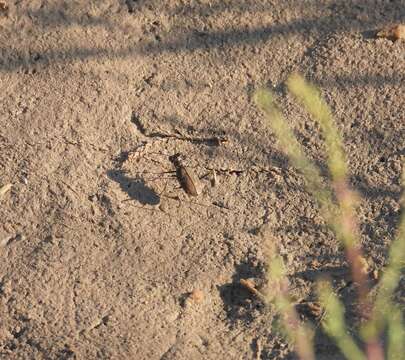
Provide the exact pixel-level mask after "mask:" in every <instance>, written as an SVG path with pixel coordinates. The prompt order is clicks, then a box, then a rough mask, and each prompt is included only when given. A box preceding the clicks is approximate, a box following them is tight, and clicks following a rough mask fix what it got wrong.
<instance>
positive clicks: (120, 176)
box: [107, 170, 160, 205]
mask: <svg viewBox="0 0 405 360" xmlns="http://www.w3.org/2000/svg"><path fill="white" fill-rule="evenodd" d="M107 176H108V178H109V179H111V180H113V181H115V182H117V183H118V184H119V185H120V187H121V190H122V191H124V192H126V193H127V194H128V195H129V197H130V199H133V200H137V201H139V202H140V203H141V204H142V205H158V204H159V203H160V196H159V195H158V194H157V193H156V192H155V191H154V190H152V189H151V188H149V187H148V186H146V185H145V182H144V181H143V180H142V179H139V178H130V177H128V176H127V175H126V174H125V172H124V171H122V170H109V171H108V172H107Z"/></svg>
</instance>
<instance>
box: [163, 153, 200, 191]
mask: <svg viewBox="0 0 405 360" xmlns="http://www.w3.org/2000/svg"><path fill="white" fill-rule="evenodd" d="M169 160H170V162H171V163H172V164H173V165H174V167H175V168H176V176H177V179H178V180H179V183H180V185H181V187H182V188H183V190H184V191H185V192H186V193H187V194H188V195H190V196H198V195H199V194H200V193H201V184H200V181H199V179H198V177H197V176H196V175H195V174H194V172H193V171H192V170H191V169H190V168H187V167H186V166H184V164H183V157H182V155H181V154H180V153H177V154H174V155H171V156H169Z"/></svg>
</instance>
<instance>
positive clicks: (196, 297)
mask: <svg viewBox="0 0 405 360" xmlns="http://www.w3.org/2000/svg"><path fill="white" fill-rule="evenodd" d="M188 299H189V300H191V301H192V302H194V303H196V304H200V303H202V302H203V301H204V293H203V291H202V290H200V289H194V290H193V291H192V292H191V294H190V296H189V298H188Z"/></svg>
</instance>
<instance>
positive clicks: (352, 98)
mask: <svg viewBox="0 0 405 360" xmlns="http://www.w3.org/2000/svg"><path fill="white" fill-rule="evenodd" d="M6 4H7V5H8V10H7V11H2V13H0V94H1V100H2V104H1V107H0V185H4V184H8V183H12V184H13V187H12V189H11V191H9V192H8V193H7V194H5V195H4V196H3V197H2V198H1V199H0V243H1V245H0V259H1V261H0V358H1V359H139V360H142V359H162V360H163V359H166V360H171V359H192V360H194V359H205V360H207V359H262V360H264V359H287V358H294V355H293V353H292V350H291V348H290V347H289V346H288V345H287V343H286V341H285V340H284V339H283V337H282V336H281V335H280V334H279V333H278V332H277V331H276V329H275V328H274V327H272V324H273V325H274V320H276V316H275V314H274V311H273V309H271V308H270V309H265V308H264V307H263V306H262V304H261V303H260V301H259V300H258V299H255V298H254V296H252V294H250V293H249V292H248V291H247V290H246V289H243V288H242V287H241V286H240V285H239V280H240V279H241V278H249V277H261V276H263V271H264V266H265V264H266V255H265V254H266V253H265V243H266V241H274V242H276V243H277V245H278V247H279V249H280V251H281V253H282V255H283V257H284V259H285V262H286V265H287V271H288V274H289V278H290V282H291V289H292V292H293V294H294V296H295V298H296V299H298V302H299V304H298V306H297V307H298V310H299V311H300V314H301V316H302V317H303V319H308V320H312V321H314V322H315V323H316V322H317V321H318V319H317V317H316V313H314V312H313V311H312V309H313V307H312V306H311V305H310V304H311V302H312V301H315V298H314V291H313V290H314V281H315V279H316V278H317V276H318V275H320V274H325V273H327V274H329V276H330V277H332V279H333V280H334V284H335V286H336V287H337V288H338V289H340V293H341V296H342V298H343V299H344V300H345V301H346V302H347V303H348V304H350V303H352V302H353V299H354V298H353V294H354V290H353V288H352V286H351V285H350V284H351V282H350V277H349V276H348V274H347V266H346V262H345V260H344V256H343V252H342V250H341V248H340V246H339V244H338V243H337V241H336V240H335V238H334V236H333V234H332V233H331V232H330V231H329V230H328V228H327V227H326V226H325V223H324V221H323V219H322V216H321V215H322V214H320V213H319V211H318V210H317V206H316V204H315V203H314V201H313V200H312V198H311V196H310V195H309V194H308V193H307V192H306V191H305V189H304V183H303V179H302V176H301V175H300V174H299V173H298V172H297V171H296V170H295V169H294V168H293V167H292V166H291V164H290V163H289V162H288V159H287V158H286V156H285V155H284V154H283V152H282V151H281V150H280V148H279V147H278V145H277V142H276V140H275V137H274V135H273V134H272V132H271V131H270V129H269V126H268V124H266V120H265V119H264V117H263V116H262V114H261V113H260V112H259V111H258V110H257V108H256V107H255V105H254V103H253V101H252V95H253V93H254V91H255V89H257V88H259V87H261V86H264V85H265V86H269V87H271V88H273V90H274V91H275V92H276V94H277V96H278V102H279V104H280V106H281V107H282V109H283V112H284V114H285V116H286V118H287V120H288V122H289V124H290V125H291V126H292V127H293V128H294V131H295V133H296V135H297V137H298V140H299V141H300V143H301V144H302V145H303V147H304V149H305V151H306V153H307V154H308V156H309V157H310V158H311V159H313V160H314V161H315V162H316V164H318V165H319V166H320V167H321V169H322V171H323V173H324V175H325V182H327V181H328V175H327V172H326V170H325V155H324V147H323V142H322V138H321V136H320V135H319V129H318V127H317V126H316V125H315V124H314V122H313V121H312V120H311V119H310V117H309V116H308V115H307V114H306V113H305V111H303V110H302V109H301V108H300V106H298V104H297V103H296V102H295V101H294V99H293V98H292V97H291V96H290V95H289V94H288V93H287V91H286V88H285V85H284V84H285V80H286V78H287V77H288V75H289V74H290V73H292V72H295V71H298V72H300V73H302V74H303V75H305V76H306V77H307V78H308V79H309V80H311V81H312V82H314V83H316V84H318V85H319V86H320V88H321V90H322V94H323V96H324V97H325V99H326V100H327V102H328V103H329V104H330V105H331V107H332V110H333V113H334V115H335V118H336V121H337V124H338V127H339V128H340V130H341V131H342V133H343V136H344V142H345V148H346V150H347V153H348V160H349V164H350V172H351V179H350V181H351V184H352V185H353V187H354V188H355V189H356V190H357V191H358V192H359V193H360V194H361V195H362V197H363V201H362V203H361V207H360V209H359V219H360V228H361V232H362V243H363V245H364V249H365V255H366V258H367V260H368V262H369V265H370V268H371V269H380V268H381V267H383V266H384V264H385V262H386V252H387V248H388V246H389V244H390V242H391V241H392V239H393V237H394V235H395V228H396V226H397V223H398V218H399V217H398V215H399V203H398V199H399V196H400V191H401V189H400V186H399V174H400V172H401V167H402V166H401V161H403V160H404V157H405V107H404V90H405V81H404V80H405V60H404V50H405V41H392V40H390V39H384V38H376V36H375V34H376V32H377V31H378V30H379V29H381V28H383V27H385V26H388V25H390V24H395V23H400V22H404V20H405V3H404V1H402V0H391V1H388V0H385V1H383V0H356V1H354V0H353V1H333V0H322V1H318V0H306V1H302V0H232V1H231V0H149V1H148V0H138V1H136V0H98V1H86V0H72V1H62V0H52V1H47V0H29V1H28V0H7V1H6ZM0 11H1V10H0ZM224 139H227V141H222V140H224ZM176 153H181V154H183V155H184V157H185V161H186V162H187V165H188V166H189V167H190V168H191V169H193V171H194V173H195V174H196V176H197V177H199V178H200V182H201V186H202V192H201V194H200V195H199V196H197V197H189V196H187V195H186V194H185V192H184V191H183V189H182V188H180V186H179V183H178V181H177V179H176V178H175V177H174V176H173V175H174V173H173V170H174V167H173V163H172V162H171V161H170V160H169V157H170V156H172V155H174V154H176ZM213 170H215V171H216V177H217V181H216V184H215V186H213V183H212V180H213V179H212V177H213ZM403 285H405V284H404V282H402V287H401V289H403ZM193 291H194V293H193V294H192V296H191V298H189V294H190V293H191V292H193ZM403 296H405V294H404V292H403V291H402V293H401V291H400V292H399V294H398V296H397V297H398V300H400V301H402V302H405V301H404V299H405V298H404V297H403ZM348 315H349V316H348V318H349V320H350V321H351V323H353V324H354V323H355V321H354V319H355V313H354V312H350V311H349V312H348ZM315 340H316V350H317V355H318V357H319V358H320V359H342V356H341V355H340V354H339V352H338V351H337V350H336V348H335V347H334V346H333V344H332V342H331V341H329V340H328V338H327V337H326V336H325V335H323V334H322V333H321V332H320V331H319V330H318V334H317V336H316V338H315Z"/></svg>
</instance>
